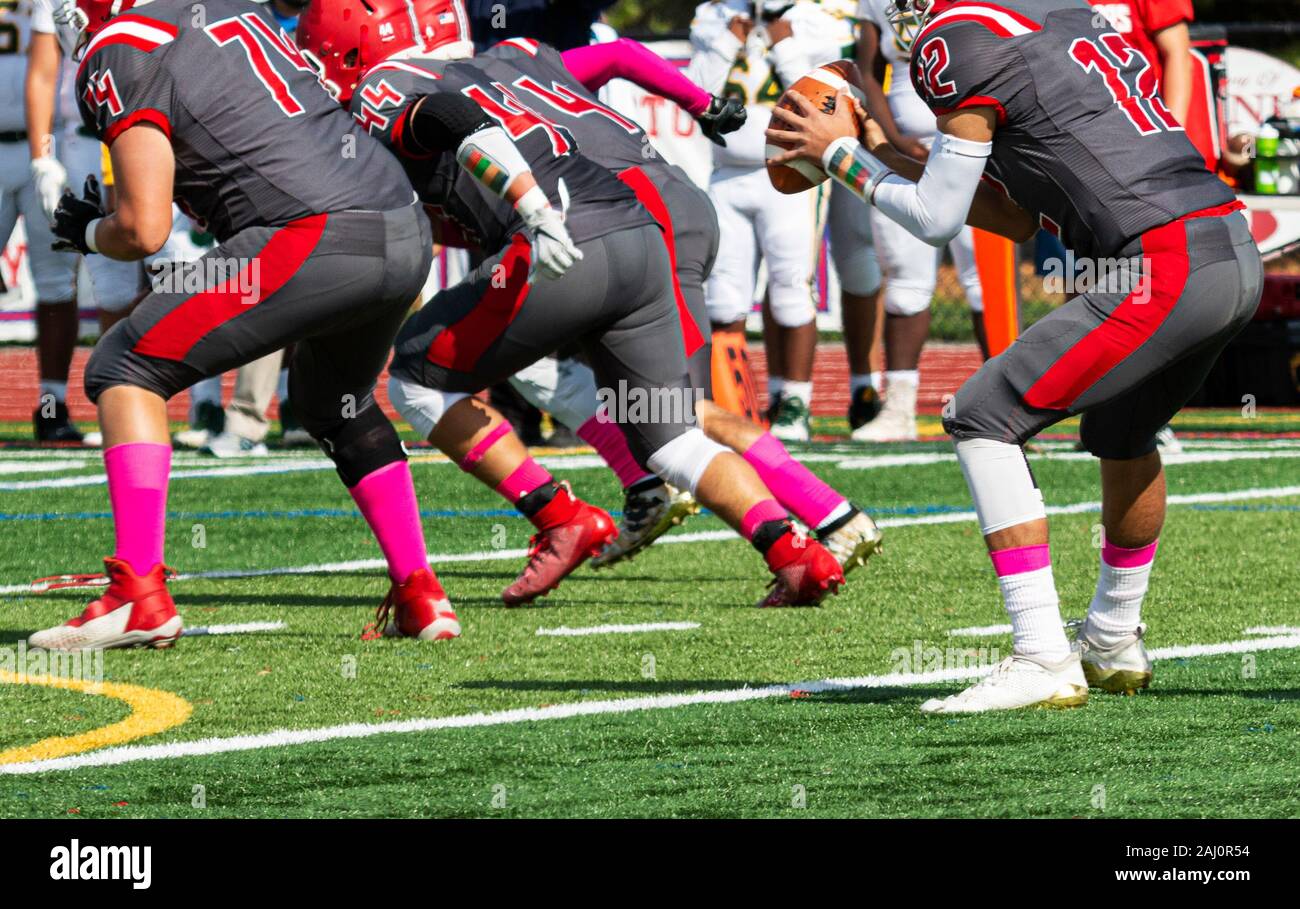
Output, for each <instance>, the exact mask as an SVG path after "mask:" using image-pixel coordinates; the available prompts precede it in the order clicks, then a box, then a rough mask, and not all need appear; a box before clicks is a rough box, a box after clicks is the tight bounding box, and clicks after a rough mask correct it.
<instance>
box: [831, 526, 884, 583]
mask: <svg viewBox="0 0 1300 909" xmlns="http://www.w3.org/2000/svg"><path fill="white" fill-rule="evenodd" d="M883 536H884V534H882V533H881V532H880V528H879V527H877V526H876V522H875V521H873V520H871V516H870V515H868V514H867V513H866V512H865V511H859V512H857V513H856V514H854V515H853V517H852V518H850V519H849V520H848V521H846V522H845V523H844V524H843V525H841V526H840V527H837V528H836V529H835V530H833V531H831V532H830V533H828V534H826V536H824V537H823V536H820V535H819V536H818V541H819V542H820V543H821V544H822V545H823V546H825V547H826V548H827V549H828V550H829V551H830V554H831V555H833V556H834V557H835V561H837V562H839V563H840V568H841V569H842V570H843V572H844V573H845V574H848V573H849V572H850V571H852V570H853V569H855V568H858V567H859V566H862V565H865V564H867V559H869V558H871V557H872V556H873V555H876V554H877V553H879V552H880V549H881V542H880V540H881V538H882V537H883Z"/></svg>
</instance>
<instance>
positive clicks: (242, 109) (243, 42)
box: [77, 0, 415, 240]
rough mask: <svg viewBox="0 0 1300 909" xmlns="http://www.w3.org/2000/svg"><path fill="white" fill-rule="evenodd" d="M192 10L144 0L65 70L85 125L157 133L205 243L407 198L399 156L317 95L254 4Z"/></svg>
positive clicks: (308, 72) (185, 4) (179, 196)
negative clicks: (141, 127)
mask: <svg viewBox="0 0 1300 909" xmlns="http://www.w3.org/2000/svg"><path fill="white" fill-rule="evenodd" d="M196 9H198V8H197V7H196V6H195V4H193V3H192V2H190V0H155V2H153V3H150V4H149V5H147V6H142V7H140V8H139V10H138V11H133V12H130V13H127V14H123V15H120V16H117V17H115V18H114V19H113V20H112V21H110V22H109V23H108V24H107V25H106V26H104V28H102V29H101V30H100V31H99V32H98V33H97V34H96V35H95V37H94V39H93V40H92V41H91V42H90V44H89V45H88V46H87V48H86V53H85V55H84V57H83V59H82V61H81V64H80V67H79V69H78V71H77V96H78V103H79V105H80V107H81V115H82V119H83V121H84V122H85V125H86V126H87V128H89V129H91V130H93V131H94V132H95V133H96V135H98V136H99V138H100V139H101V140H102V141H103V142H105V143H107V144H109V145H111V144H112V143H113V141H114V140H115V139H116V138H117V137H118V136H119V135H120V134H121V133H122V132H123V131H125V130H126V129H128V128H130V127H131V126H134V125H136V124H139V123H152V124H154V125H155V126H157V127H158V128H159V129H161V130H162V131H163V132H164V133H166V134H167V135H168V137H169V138H170V139H171V144H172V149H173V151H174V153H175V156H176V177H175V196H176V201H177V203H178V204H179V205H180V206H181V207H182V209H184V210H185V212H186V214H188V215H190V216H191V217H192V218H194V219H195V221H196V222H198V223H199V224H201V225H203V227H204V228H205V229H207V230H208V231H210V232H212V233H213V234H215V235H216V237H217V239H218V240H224V239H226V238H227V237H229V236H231V235H232V234H234V233H236V232H238V231H240V230H242V229H243V228H245V227H251V226H255V225H270V226H275V225H280V224H286V223H288V222H290V221H294V220H296V219H298V218H303V217H307V216H309V215H315V214H328V213H330V212H338V211H346V210H349V209H364V210H370V211H389V210H393V209H398V208H401V207H403V206H405V205H410V204H411V203H412V202H414V199H415V196H414V193H413V192H412V190H411V185H410V182H409V181H408V180H407V179H406V176H405V174H404V173H403V172H402V168H401V165H400V164H398V162H397V161H396V160H395V159H394V157H393V155H392V154H391V153H390V152H389V151H388V150H387V149H385V148H384V147H383V146H381V145H380V144H379V143H378V142H375V141H374V140H373V139H371V138H370V137H369V136H367V135H366V134H365V131H364V130H362V129H361V128H360V127H359V126H358V125H357V124H356V123H355V122H354V121H353V120H352V118H351V117H349V116H348V115H347V112H346V111H344V110H342V109H341V108H340V107H339V105H338V103H337V102H336V101H334V100H333V99H332V98H330V96H329V94H328V93H326V91H325V90H324V89H323V88H322V87H321V85H320V82H319V80H318V79H317V78H316V76H315V74H314V73H313V71H312V69H311V67H310V66H308V64H307V62H306V61H305V60H304V59H303V57H302V55H301V54H300V53H299V51H298V48H297V45H295V44H294V42H293V40H292V39H291V38H290V37H289V36H288V35H286V34H285V33H284V31H282V30H281V28H280V26H279V25H277V24H276V22H275V20H274V19H273V18H272V17H271V15H270V13H268V12H267V11H266V9H265V7H263V6H261V5H259V4H254V3H248V2H246V0H204V3H203V4H202V11H201V14H200V13H198V12H196Z"/></svg>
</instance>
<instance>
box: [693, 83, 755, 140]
mask: <svg viewBox="0 0 1300 909" xmlns="http://www.w3.org/2000/svg"><path fill="white" fill-rule="evenodd" d="M695 122H696V123H698V124H700V132H702V133H704V135H706V136H708V137H709V140H710V141H711V142H712V143H713V144H714V145H726V144H727V143H726V142H725V141H723V139H722V137H723V136H725V135H726V134H727V133H734V132H735V131H736V130H738V129H740V128H741V127H742V126H744V125H745V105H743V104H741V103H740V102H739V101H737V100H736V99H735V98H721V97H719V96H717V95H714V96H713V100H712V101H710V102H709V106H708V108H707V109H706V110H705V111H704V113H702V114H700V115H699V116H698V117H696V118H695Z"/></svg>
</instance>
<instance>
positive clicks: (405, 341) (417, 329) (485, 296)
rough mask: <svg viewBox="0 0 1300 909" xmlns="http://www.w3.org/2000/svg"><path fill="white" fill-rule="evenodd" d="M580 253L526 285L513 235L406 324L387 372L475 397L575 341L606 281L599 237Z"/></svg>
mask: <svg viewBox="0 0 1300 909" xmlns="http://www.w3.org/2000/svg"><path fill="white" fill-rule="evenodd" d="M651 229H652V230H653V231H654V232H655V234H656V235H657V234H658V228H657V227H656V228H651ZM658 242H659V245H660V246H661V247H662V245H663V241H662V239H660V240H658ZM579 248H580V249H581V250H582V253H583V258H582V259H581V260H579V262H578V263H577V264H576V265H575V266H574V267H573V268H571V269H569V271H568V272H566V273H565V274H564V275H563V276H562V277H560V278H558V279H554V280H551V279H545V278H540V277H538V278H537V279H536V280H530V266H531V255H532V253H531V249H530V247H529V244H528V241H527V239H526V238H525V237H524V236H523V235H522V234H520V235H517V236H516V237H515V238H514V240H513V241H512V242H511V243H510V244H509V245H508V246H507V247H506V248H505V249H503V250H501V251H500V252H498V253H496V254H495V255H492V256H489V257H488V258H487V259H485V260H483V262H482V263H480V264H479V266H478V267H477V268H474V269H473V270H471V271H470V273H469V274H468V275H467V276H466V278H465V280H463V281H461V282H460V283H459V284H457V285H455V286H454V287H450V288H448V289H446V290H443V291H439V292H438V293H437V294H435V295H434V297H433V299H432V300H430V301H429V302H428V303H426V304H425V305H424V307H423V308H422V309H421V310H420V311H419V312H417V313H416V314H415V315H413V316H412V317H411V318H410V319H408V320H407V322H406V324H405V325H403V326H402V329H401V331H400V332H399V333H398V337H397V344H396V351H395V356H394V359H393V365H392V372H393V373H394V374H395V375H398V376H400V377H401V378H402V379H404V380H406V381H409V382H414V383H415V384H418V385H424V386H426V387H428V388H436V389H438V390H439V391H454V392H463V393H466V394H474V393H476V392H479V391H482V390H483V389H484V388H487V387H488V386H490V385H494V384H496V383H497V382H504V381H506V380H507V379H509V378H510V377H511V376H512V375H514V374H515V373H517V372H519V371H520V370H522V369H524V368H525V367H527V366H529V365H531V364H533V363H535V362H537V361H538V360H539V359H541V358H542V357H547V356H550V355H551V354H553V353H554V352H555V351H556V350H559V349H560V348H562V347H565V346H566V345H569V344H571V343H573V342H574V341H575V340H577V339H578V338H579V337H581V335H582V334H583V333H584V332H586V331H589V330H591V329H592V328H594V327H596V326H597V324H598V323H599V320H600V318H601V314H602V307H604V305H605V300H606V297H607V295H608V294H607V291H608V286H609V281H610V265H609V262H608V259H607V258H606V256H605V254H604V239H603V238H602V239H599V240H593V241H590V242H587V243H583V244H581V245H580V247H579Z"/></svg>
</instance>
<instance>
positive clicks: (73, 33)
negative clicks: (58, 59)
mask: <svg viewBox="0 0 1300 909" xmlns="http://www.w3.org/2000/svg"><path fill="white" fill-rule="evenodd" d="M148 2H149V0H54V4H53V7H54V8H53V14H54V24H55V26H56V27H57V31H56V35H57V37H58V39H59V45H60V46H61V47H62V48H63V52H64V53H65V54H67V55H68V56H69V57H70V58H72V59H74V60H75V59H77V55H78V54H79V53H81V52H82V51H84V50H85V47H86V45H87V44H88V43H89V42H90V39H91V38H93V37H94V36H95V33H96V32H97V31H99V30H100V29H101V28H103V27H104V26H105V25H107V24H108V21H109V20H110V19H112V18H113V17H114V16H116V15H119V14H121V13H124V12H126V11H127V10H129V9H131V8H133V7H136V6H143V5H144V4H145V3H148Z"/></svg>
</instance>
